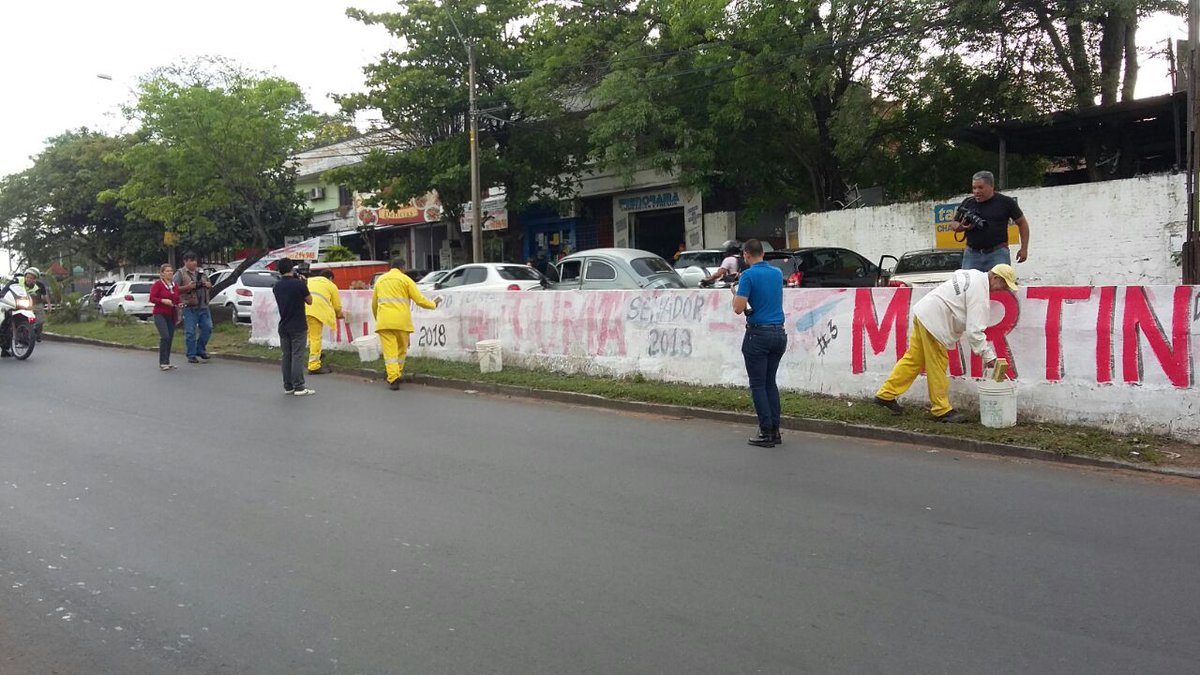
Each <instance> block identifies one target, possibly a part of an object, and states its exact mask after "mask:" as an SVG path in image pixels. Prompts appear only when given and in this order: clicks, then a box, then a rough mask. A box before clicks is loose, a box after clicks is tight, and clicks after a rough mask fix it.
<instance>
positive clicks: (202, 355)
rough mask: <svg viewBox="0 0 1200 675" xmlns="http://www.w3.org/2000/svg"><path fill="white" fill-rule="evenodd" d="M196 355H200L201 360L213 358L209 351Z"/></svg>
mask: <svg viewBox="0 0 1200 675" xmlns="http://www.w3.org/2000/svg"><path fill="white" fill-rule="evenodd" d="M196 356H198V357H200V360H201V361H207V360H209V359H211V358H212V357H211V356H209V355H208V354H207V353H205V354H197V355H196Z"/></svg>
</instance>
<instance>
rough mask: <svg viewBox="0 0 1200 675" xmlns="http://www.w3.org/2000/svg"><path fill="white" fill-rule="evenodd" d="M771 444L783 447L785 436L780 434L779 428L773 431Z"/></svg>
mask: <svg viewBox="0 0 1200 675" xmlns="http://www.w3.org/2000/svg"><path fill="white" fill-rule="evenodd" d="M771 442H772V443H774V444H775V445H783V434H781V433H779V427H775V428H774V429H772V430H771Z"/></svg>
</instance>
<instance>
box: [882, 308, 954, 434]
mask: <svg viewBox="0 0 1200 675" xmlns="http://www.w3.org/2000/svg"><path fill="white" fill-rule="evenodd" d="M949 366H950V358H949V355H948V354H947V353H946V348H945V347H943V346H942V343H940V342H938V341H937V339H936V338H934V337H933V336H932V335H930V334H929V331H927V330H925V326H922V325H921V322H920V321H918V320H917V318H916V317H913V327H912V334H910V335H909V336H908V351H906V352H904V357H903V358H901V359H900V360H899V361H897V362H896V367H895V368H892V374H891V375H889V376H888V379H887V381H886V382H884V383H883V386H882V387H880V388H879V391H878V392H876V394H875V395H876V396H878V397H879V398H881V399H883V400H885V401H894V400H896V399H897V398H899V397H900V395H901V394H903V393H904V392H906V391H908V388H909V387H911V386H912V384H913V382H915V381H916V379H917V376H918V375H920V374H921V369H922V368H924V369H925V379H926V381H927V382H928V384H929V402H930V404H931V406H930V412H932V413H933V414H934V416H936V417H941V416H942V415H945V414H946V413H948V412H950V411H951V410H953V408H951V407H950V397H949V395H948V394H949V392H950V375H949V373H948V372H947V370H948V368H949Z"/></svg>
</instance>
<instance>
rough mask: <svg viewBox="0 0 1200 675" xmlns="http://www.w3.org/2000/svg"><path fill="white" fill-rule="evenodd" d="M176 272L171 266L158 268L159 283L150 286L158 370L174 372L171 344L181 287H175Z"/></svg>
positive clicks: (173, 336) (173, 339)
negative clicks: (156, 331) (156, 332)
mask: <svg viewBox="0 0 1200 675" xmlns="http://www.w3.org/2000/svg"><path fill="white" fill-rule="evenodd" d="M174 274H175V270H174V269H173V268H172V267H171V265H169V264H164V265H163V266H162V267H160V268H158V276H159V279H158V281H155V282H154V284H153V285H152V286H150V304H152V305H154V327H155V328H157V329H158V368H159V370H174V369H175V366H173V365H171V343H172V342H174V341H175V316H176V313H177V311H178V307H179V287H178V286H176V285H175V283H174V281H173V280H172V279H173V276H174Z"/></svg>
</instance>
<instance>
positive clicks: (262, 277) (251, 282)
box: [242, 272, 279, 288]
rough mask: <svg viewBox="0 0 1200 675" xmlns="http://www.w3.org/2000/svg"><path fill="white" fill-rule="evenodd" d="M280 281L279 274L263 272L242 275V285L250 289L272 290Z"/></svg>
mask: <svg viewBox="0 0 1200 675" xmlns="http://www.w3.org/2000/svg"><path fill="white" fill-rule="evenodd" d="M276 281H279V275H278V274H266V273H263V272H250V273H247V274H243V275H242V285H243V286H249V287H250V288H270V287H272V286H274V285H275V282H276Z"/></svg>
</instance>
